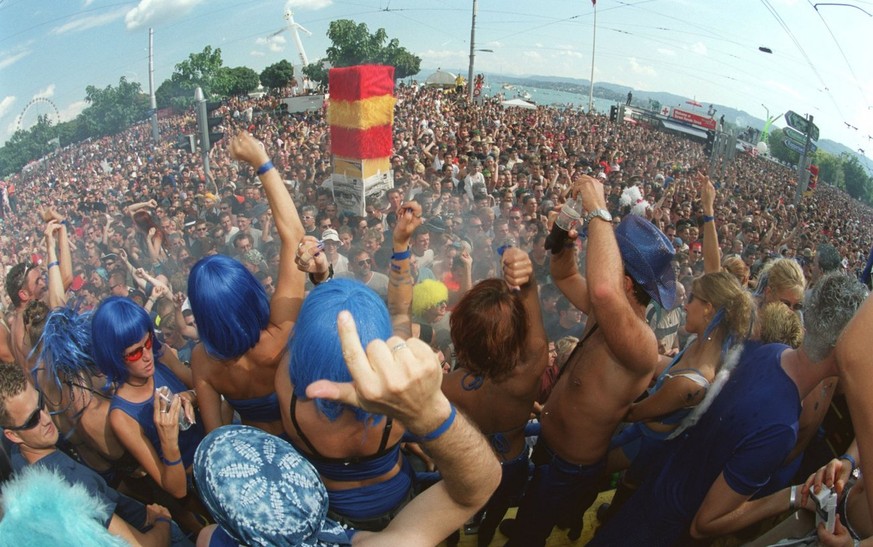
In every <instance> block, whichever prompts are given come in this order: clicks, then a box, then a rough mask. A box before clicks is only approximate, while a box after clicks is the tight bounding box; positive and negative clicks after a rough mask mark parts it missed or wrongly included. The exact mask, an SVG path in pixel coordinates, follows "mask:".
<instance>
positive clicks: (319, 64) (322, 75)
mask: <svg viewBox="0 0 873 547" xmlns="http://www.w3.org/2000/svg"><path fill="white" fill-rule="evenodd" d="M303 75H304V76H306V77H307V78H309V79H310V80H312V81H313V82H314V83H316V84H318V85H321V86H326V85H327V76H328V66H327V64H326V60H325V59H319V60H318V61H315V62H314V63H309V64H308V65H306V66H305V67H303Z"/></svg>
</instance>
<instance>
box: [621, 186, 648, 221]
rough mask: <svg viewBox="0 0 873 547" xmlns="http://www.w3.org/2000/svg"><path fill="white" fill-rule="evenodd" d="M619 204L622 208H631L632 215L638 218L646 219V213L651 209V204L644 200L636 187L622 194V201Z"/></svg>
mask: <svg viewBox="0 0 873 547" xmlns="http://www.w3.org/2000/svg"><path fill="white" fill-rule="evenodd" d="M618 203H619V205H621V206H622V207H630V208H631V211H630V212H631V214H632V215H636V216H638V217H645V216H646V211H648V210H649V208H650V207H651V205H649V202H648V201H646V200H645V199H643V193H642V192H640V189H639V188H638V187H637V186H636V185H633V186H629V187H627V188H625V189H624V190H623V191H622V192H621V199H619V201H618Z"/></svg>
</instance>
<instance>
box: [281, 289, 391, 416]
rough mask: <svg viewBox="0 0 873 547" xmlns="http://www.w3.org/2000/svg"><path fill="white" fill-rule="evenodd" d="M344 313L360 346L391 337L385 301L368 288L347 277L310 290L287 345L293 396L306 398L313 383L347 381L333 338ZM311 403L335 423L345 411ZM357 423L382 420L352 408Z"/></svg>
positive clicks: (337, 406) (321, 401) (329, 404)
mask: <svg viewBox="0 0 873 547" xmlns="http://www.w3.org/2000/svg"><path fill="white" fill-rule="evenodd" d="M343 310H347V311H349V312H350V313H351V314H352V317H354V318H355V325H356V326H357V329H358V336H359V337H360V339H361V345H362V346H363V347H365V348H366V347H367V344H369V343H370V342H371V341H372V340H376V339H379V340H386V339H388V338H389V337H390V336H391V334H392V328H391V318H390V317H389V316H388V309H387V308H386V307H385V303H384V302H383V301H382V299H381V298H380V297H379V295H378V294H376V293H375V292H374V291H373V290H372V289H370V288H369V287H367V286H366V285H364V284H363V283H360V282H359V281H354V280H351V279H334V280H331V281H330V282H329V283H322V284H320V285H318V286H317V287H315V289H313V290H312V292H311V293H310V294H309V296H307V297H306V300H304V301H303V306H302V307H301V308H300V315H299V317H298V320H297V324H296V325H295V326H294V332H293V333H292V336H291V338H290V340H289V342H288V350H289V354H290V356H291V358H290V362H289V364H288V367H289V369H288V370H289V373H290V376H291V382H292V383H293V384H294V394H295V395H297V397H306V388H307V387H308V386H309V384H311V383H313V382H315V381H316V380H331V381H333V382H351V381H352V376H351V374H349V369H348V367H347V366H346V362H345V359H343V352H342V347H341V346H340V340H339V335H338V334H337V326H336V316H337V314H339V312H341V311H343ZM315 404H316V406H317V407H318V410H320V411H321V412H322V413H323V414H324V415H325V416H327V418H328V419H329V420H336V419H337V418H338V417H339V415H340V414H341V413H342V411H343V409H344V408H346V406H345V405H343V404H342V403H338V402H335V401H328V400H324V399H316V400H315ZM354 410H355V417H356V418H357V419H358V420H359V421H362V422H367V421H368V420H370V419H372V421H373V423H378V421H379V420H380V419H381V416H378V415H373V414H369V413H367V412H364V411H363V410H361V409H359V408H355V409H354Z"/></svg>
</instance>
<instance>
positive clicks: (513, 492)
mask: <svg viewBox="0 0 873 547" xmlns="http://www.w3.org/2000/svg"><path fill="white" fill-rule="evenodd" d="M501 470H502V472H503V475H502V476H501V478H500V484H499V485H498V486H497V490H495V491H494V494H492V495H491V499H490V500H488V503H486V504H485V507H484V510H485V518H483V519H482V522H481V523H480V524H479V533H478V536H477V541H478V544H479V546H480V547H487V546H488V545H490V544H491V540H492V539H494V532H495V531H496V530H497V525H499V524H500V521H501V520H503V516H504V515H505V514H506V510H507V509H509V508H510V507H512V504H513V502H516V501H518V499H519V498H520V497H521V494H522V492H524V487H525V485H526V484H527V479H528V477H530V460H529V459H528V455H527V448H525V449H524V450H522V452H521V454H519V455H518V456H517V457H516V458H514V459H512V460H509V461H506V462H503V463H502V465H501Z"/></svg>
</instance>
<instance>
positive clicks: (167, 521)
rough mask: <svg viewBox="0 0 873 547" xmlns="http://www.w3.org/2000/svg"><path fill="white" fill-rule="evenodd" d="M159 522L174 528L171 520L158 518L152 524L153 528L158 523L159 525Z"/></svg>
mask: <svg viewBox="0 0 873 547" xmlns="http://www.w3.org/2000/svg"><path fill="white" fill-rule="evenodd" d="M159 522H166V523H167V525H168V526H172V525H173V521H172V520H170V519H168V518H167V517H158V518H156V519H155V521H154V522H153V523H152V526H154V525H155V524H157V523H159Z"/></svg>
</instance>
